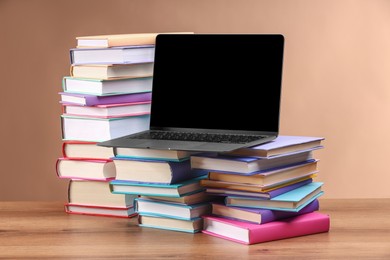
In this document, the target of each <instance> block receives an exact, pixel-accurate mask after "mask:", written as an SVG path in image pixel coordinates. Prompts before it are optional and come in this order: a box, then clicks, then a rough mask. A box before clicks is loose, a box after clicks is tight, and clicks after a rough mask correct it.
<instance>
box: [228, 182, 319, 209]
mask: <svg viewBox="0 0 390 260" xmlns="http://www.w3.org/2000/svg"><path fill="white" fill-rule="evenodd" d="M322 184H323V183H322V182H312V183H309V184H306V185H304V186H301V187H299V188H297V189H294V190H291V191H289V192H286V193H283V194H281V195H279V196H276V197H274V198H271V199H269V200H266V199H256V198H250V197H233V196H228V197H226V201H225V203H226V205H227V206H238V207H248V208H262V209H270V210H282V211H295V212H298V211H300V210H302V209H303V208H304V207H305V206H306V205H308V204H309V203H310V202H312V201H314V200H315V199H317V198H318V197H320V196H321V195H322V194H323V191H321V186H322Z"/></svg>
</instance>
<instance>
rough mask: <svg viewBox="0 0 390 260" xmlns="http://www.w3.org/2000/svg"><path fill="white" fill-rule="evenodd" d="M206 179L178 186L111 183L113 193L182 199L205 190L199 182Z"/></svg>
mask: <svg viewBox="0 0 390 260" xmlns="http://www.w3.org/2000/svg"><path fill="white" fill-rule="evenodd" d="M203 178H204V177H203V176H202V177H198V178H194V179H190V180H188V181H183V182H180V183H176V184H170V185H167V184H156V183H139V182H129V181H122V180H113V181H111V182H110V188H111V191H112V193H115V194H135V195H144V196H159V197H174V198H180V197H183V196H185V195H189V194H192V193H195V192H199V191H201V190H204V188H203V187H202V186H200V183H199V181H200V180H201V179H203Z"/></svg>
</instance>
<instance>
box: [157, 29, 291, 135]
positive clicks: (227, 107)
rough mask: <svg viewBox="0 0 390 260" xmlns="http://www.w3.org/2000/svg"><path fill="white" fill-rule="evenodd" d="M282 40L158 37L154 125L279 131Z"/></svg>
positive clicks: (267, 37)
mask: <svg viewBox="0 0 390 260" xmlns="http://www.w3.org/2000/svg"><path fill="white" fill-rule="evenodd" d="M283 46H284V38H283V36H282V35H241V34H240V35H237V34H234V35H218V34H217V35H212V34H194V35H191V34H183V35H159V36H158V37H157V40H156V51H155V64H154V78H153V93H152V110H151V126H152V127H157V128H160V127H172V128H195V129H225V130H248V131H267V132H278V130H279V110H280V95H281V80H282V63H283Z"/></svg>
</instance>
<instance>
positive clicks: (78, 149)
mask: <svg viewBox="0 0 390 260" xmlns="http://www.w3.org/2000/svg"><path fill="white" fill-rule="evenodd" d="M62 156H63V157H64V158H69V159H86V158H88V159H103V160H108V159H110V158H111V157H114V156H115V155H114V149H113V148H111V147H103V146H98V145H97V143H96V142H84V141H65V142H63V143H62Z"/></svg>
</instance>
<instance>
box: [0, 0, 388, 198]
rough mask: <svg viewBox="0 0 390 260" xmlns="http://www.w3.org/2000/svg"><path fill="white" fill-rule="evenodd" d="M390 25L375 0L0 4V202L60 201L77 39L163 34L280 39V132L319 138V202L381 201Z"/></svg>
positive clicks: (64, 184)
mask: <svg viewBox="0 0 390 260" xmlns="http://www.w3.org/2000/svg"><path fill="white" fill-rule="evenodd" d="M389 25H390V1H376V0H373V1H366V0H362V1H359V0H356V1H342V0H341V1H340V0H333V1H312V0H301V1H277V0H276V1H275V0H269V1H261V0H250V1H244V0H237V1H229V0H226V1H221V0H188V1H186V0H167V1H152V0H136V1H117V0H113V1H99V0H98V1H96V0H84V1H75V0H72V1H63V0H61V1H50V0H36V1H31V0H28V1H27V0H26V1H21V0H12V1H11V0H9V1H5V0H2V1H0V35H1V38H0V47H1V48H0V57H1V62H0V73H1V77H0V80H1V81H0V86H1V102H0V106H1V109H0V113H1V118H0V119H1V128H0V136H1V138H2V140H1V147H2V149H1V154H0V158H1V182H0V200H65V199H66V187H67V182H66V181H65V180H59V179H58V178H57V177H56V174H55V170H54V164H55V160H56V158H57V157H59V156H60V152H61V134H60V118H59V116H60V114H61V108H60V106H59V104H58V100H59V97H58V95H57V92H59V91H60V90H61V78H62V77H63V76H65V75H68V73H69V72H68V68H69V58H68V50H69V48H72V47H74V46H75V40H74V39H75V37H76V36H82V35H95V34H113V33H136V32H167V31H194V32H197V33H214V32H215V33H282V34H284V35H285V37H286V45H285V46H286V47H285V63H284V78H283V98H282V111H281V113H282V114H281V134H284V135H308V136H324V137H326V141H325V143H324V144H325V146H326V148H325V149H324V150H321V151H318V152H317V153H316V156H317V157H318V158H320V159H321V162H320V175H319V178H318V179H319V180H323V181H325V183H326V185H325V187H324V190H325V191H326V197H328V198H356V197H370V198H374V197H390V189H389V188H388V185H389V183H390V169H389V164H388V161H389V159H388V158H389V157H390V152H389V149H388V147H389V144H390V135H389V133H390V77H389V74H390V30H389ZM259 118H261V116H260V115H259Z"/></svg>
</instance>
